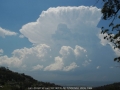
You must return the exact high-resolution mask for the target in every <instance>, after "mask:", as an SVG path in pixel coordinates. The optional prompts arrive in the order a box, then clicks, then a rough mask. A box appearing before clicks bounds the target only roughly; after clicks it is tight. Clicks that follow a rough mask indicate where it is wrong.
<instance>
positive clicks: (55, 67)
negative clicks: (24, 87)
mask: <svg viewBox="0 0 120 90" xmlns="http://www.w3.org/2000/svg"><path fill="white" fill-rule="evenodd" d="M63 65H64V63H63V60H62V58H60V57H55V62H54V63H53V64H50V65H49V66H47V67H45V69H44V70H45V71H47V70H48V71H55V70H62V68H63Z"/></svg>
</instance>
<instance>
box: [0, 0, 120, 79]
mask: <svg viewBox="0 0 120 90" xmlns="http://www.w3.org/2000/svg"><path fill="white" fill-rule="evenodd" d="M96 1H97V0H89V1H88V0H52V1H51V0H35V1H33V0H20V1H19V0H12V1H9V0H7V1H4V0H1V1H0V13H1V14H0V43H1V44H0V65H1V66H6V67H9V68H10V69H12V70H14V71H17V72H24V73H25V74H29V75H31V76H33V77H34V78H35V79H37V80H42V81H51V80H83V81H119V80H120V79H119V78H120V70H119V69H120V68H117V67H116V66H117V65H119V63H117V62H114V61H113V59H114V58H115V57H117V56H119V55H120V51H119V50H117V49H116V50H114V49H113V45H112V44H111V43H109V42H108V41H106V40H104V39H103V35H101V34H100V27H101V26H102V25H103V23H104V22H103V21H102V20H101V16H102V15H101V12H100V7H101V6H102V3H101V2H100V4H96V7H93V5H94V4H95V2H96ZM104 25H107V24H106V23H104Z"/></svg>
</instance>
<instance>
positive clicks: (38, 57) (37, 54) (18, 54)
mask: <svg viewBox="0 0 120 90" xmlns="http://www.w3.org/2000/svg"><path fill="white" fill-rule="evenodd" d="M49 52H50V47H49V46H48V45H45V44H40V45H35V46H33V47H31V48H26V47H24V48H22V49H16V50H14V51H13V52H12V56H11V57H8V56H7V55H2V56H0V65H8V66H10V67H13V66H14V67H25V68H26V67H28V68H29V69H30V68H31V67H33V66H34V65H36V64H39V63H44V61H45V60H46V58H47V57H49V55H48V56H47V54H48V53H49ZM37 67H39V68H40V66H37ZM33 69H34V70H35V69H36V67H35V66H34V67H33Z"/></svg>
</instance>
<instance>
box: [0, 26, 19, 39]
mask: <svg viewBox="0 0 120 90" xmlns="http://www.w3.org/2000/svg"><path fill="white" fill-rule="evenodd" d="M15 35H17V33H16V32H12V31H9V30H6V29H3V28H1V27H0V36H1V37H3V38H5V36H15Z"/></svg>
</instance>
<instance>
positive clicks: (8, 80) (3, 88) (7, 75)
mask: <svg viewBox="0 0 120 90" xmlns="http://www.w3.org/2000/svg"><path fill="white" fill-rule="evenodd" d="M57 86H59V85H55V84H54V83H49V82H42V81H37V80H35V79H34V78H32V77H31V76H28V75H25V74H24V73H21V74H20V73H17V72H13V71H11V70H9V69H8V68H5V67H0V90H28V87H57Z"/></svg>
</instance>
